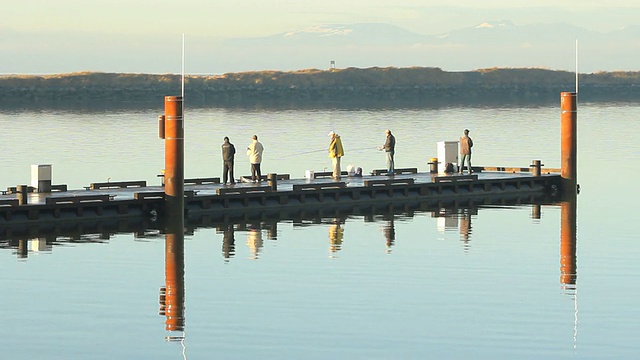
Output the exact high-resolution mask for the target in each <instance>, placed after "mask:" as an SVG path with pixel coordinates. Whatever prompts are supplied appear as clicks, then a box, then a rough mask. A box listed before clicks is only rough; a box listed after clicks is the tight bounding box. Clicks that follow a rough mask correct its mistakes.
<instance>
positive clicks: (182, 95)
mask: <svg viewBox="0 0 640 360" xmlns="http://www.w3.org/2000/svg"><path fill="white" fill-rule="evenodd" d="M181 95H182V103H183V104H184V33H182V94H181Z"/></svg>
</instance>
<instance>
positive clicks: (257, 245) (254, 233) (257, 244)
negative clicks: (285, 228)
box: [247, 224, 263, 260]
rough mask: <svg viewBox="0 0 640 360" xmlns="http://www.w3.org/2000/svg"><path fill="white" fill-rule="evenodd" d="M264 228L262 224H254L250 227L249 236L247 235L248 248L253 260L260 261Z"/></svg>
mask: <svg viewBox="0 0 640 360" xmlns="http://www.w3.org/2000/svg"><path fill="white" fill-rule="evenodd" d="M262 243H263V240H262V228H261V227H260V224H252V225H251V227H249V231H248V235H247V246H248V247H249V250H250V251H251V258H252V259H253V260H257V259H258V254H259V253H260V250H261V249H262Z"/></svg>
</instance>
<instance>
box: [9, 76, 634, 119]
mask: <svg viewBox="0 0 640 360" xmlns="http://www.w3.org/2000/svg"><path fill="white" fill-rule="evenodd" d="M575 81H576V80H575V73H573V72H568V71H558V70H546V69H536V68H521V69H517V68H492V69H481V70H474V71H463V72H447V71H443V70H441V69H440V68H425V67H411V68H395V67H386V68H380V67H374V68H366V69H360V68H346V69H330V70H318V69H309V70H299V71H289V72H283V71H252V72H241V73H228V74H223V75H211V76H206V75H187V76H185V90H184V91H185V104H188V106H189V107H223V108H245V107H260V108H324V107H374V108H376V107H384V108H393V107H439V106H450V105H469V106H483V105H505V106H511V105H537V104H541V105H542V104H550V103H557V102H558V101H559V96H560V93H561V92H563V91H574V90H575V85H576V84H575ZM181 84H182V80H181V76H180V75H176V74H128V73H123V74H121V73H100V72H79V73H69V74H58V75H41V76H39V75H4V76H0V109H46V108H56V109H60V108H72V109H75V108H100V107H108V108H119V107H122V108H151V107H154V108H155V107H162V106H163V102H164V96H166V95H179V94H180V93H181ZM579 98H580V101H581V102H634V103H635V102H640V71H637V72H622V71H620V72H598V73H592V74H579Z"/></svg>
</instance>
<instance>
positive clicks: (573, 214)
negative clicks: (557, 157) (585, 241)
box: [560, 194, 578, 349]
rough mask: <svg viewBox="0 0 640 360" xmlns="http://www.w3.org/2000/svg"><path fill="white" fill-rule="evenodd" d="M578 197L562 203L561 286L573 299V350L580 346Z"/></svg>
mask: <svg viewBox="0 0 640 360" xmlns="http://www.w3.org/2000/svg"><path fill="white" fill-rule="evenodd" d="M577 205H578V201H577V196H576V194H568V195H567V196H565V199H564V200H563V201H562V202H561V203H560V284H561V286H562V289H563V290H564V291H565V293H566V294H567V295H569V296H571V297H572V299H573V307H574V313H573V348H574V349H576V348H577V345H578V285H577V280H578V266H577V256H576V251H577V218H578V211H577Z"/></svg>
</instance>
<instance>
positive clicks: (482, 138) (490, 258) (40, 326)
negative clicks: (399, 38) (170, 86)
mask: <svg viewBox="0 0 640 360" xmlns="http://www.w3.org/2000/svg"><path fill="white" fill-rule="evenodd" d="M578 111H579V114H578V123H579V125H578V134H579V140H578V146H579V154H578V164H579V172H578V178H579V183H580V185H581V188H582V192H581V194H580V195H579V197H578V204H577V214H578V216H577V251H576V252H575V255H576V258H577V276H576V278H577V281H576V282H575V285H573V284H571V283H570V282H569V283H568V284H567V283H566V278H565V277H563V270H562V269H561V255H562V254H563V244H564V243H563V241H562V236H561V229H562V224H561V220H562V219H563V216H562V211H561V209H560V207H559V206H557V205H543V206H542V207H541V208H540V209H538V208H536V207H535V206H533V205H525V206H505V207H501V206H488V207H474V208H471V209H465V208H459V209H455V210H452V209H429V210H428V211H409V212H407V211H405V210H404V209H402V208H396V209H394V210H393V211H389V210H390V209H383V210H378V211H375V212H371V213H360V214H338V215H336V216H324V217H319V218H309V219H303V220H296V221H294V220H289V219H284V220H281V221H265V220H253V221H247V222H245V223H240V224H226V225H225V224H213V225H211V226H209V227H201V228H196V229H192V230H191V231H190V232H189V233H188V234H187V235H186V236H185V247H184V258H185V265H184V266H185V268H184V271H185V274H184V282H185V313H184V315H185V321H184V333H182V332H180V331H178V332H175V331H174V332H167V331H166V330H165V321H166V320H167V318H166V316H161V315H159V314H158V311H159V310H158V309H159V295H160V288H161V287H163V286H165V284H166V278H165V239H164V236H163V235H161V234H156V232H154V231H152V230H149V231H148V232H147V233H146V234H135V235H134V234H112V235H111V236H109V237H108V238H107V237H106V236H102V237H100V236H98V235H85V236H83V237H80V238H74V239H69V238H63V239H57V241H56V242H54V243H53V244H52V243H51V240H50V241H49V243H46V241H37V240H36V239H31V240H30V241H28V242H27V241H26V240H27V239H24V241H23V246H27V247H28V248H29V251H28V253H27V257H26V258H25V257H20V256H18V254H19V252H18V249H17V248H16V246H14V245H13V243H11V245H10V244H9V243H8V242H0V245H3V247H4V249H0V285H2V289H3V300H2V302H1V304H3V306H2V307H1V308H0V317H1V318H2V319H3V325H4V326H2V327H1V328H0V353H2V354H3V358H4V357H7V358H12V359H40V358H41V359H58V358H60V359H68V358H91V359H101V358H104V359H112V358H124V359H133V358H136V359H138V358H153V359H164V358H167V359H170V358H183V357H187V358H220V359H244V358H246V359H255V358H301V359H327V358H332V359H333V358H336V359H354V358H356V359H363V358H364V359H378V358H379V359H389V358H394V359H396V358H411V359H422V358H479V359H495V358H532V359H539V358H554V359H562V358H580V359H583V358H635V357H636V356H637V355H638V354H640V346H639V345H637V341H635V336H636V334H637V333H638V330H640V325H638V322H637V319H638V318H639V315H640V314H639V311H638V308H637V306H635V305H636V304H635V303H636V299H637V297H638V296H639V295H640V285H639V283H638V281H637V279H638V276H639V275H640V266H639V265H638V262H637V259H638V257H639V255H640V244H638V241H637V238H638V237H637V235H636V231H635V226H634V220H635V216H636V214H637V209H636V207H637V205H636V204H637V201H638V191H637V190H636V189H635V188H636V187H635V179H636V177H637V176H638V175H639V174H640V173H639V172H638V160H639V156H638V155H639V154H640V151H639V150H640V145H638V142H637V141H635V139H634V138H635V134H636V133H637V132H638V130H640V126H639V125H638V123H637V119H638V118H640V107H638V106H631V105H618V104H610V105H601V104H599V105H595V104H579V110H578ZM161 112H162V109H157V110H150V111H138V112H114V113H74V112H37V113H35V112H32V113H29V112H26V113H0V126H2V128H3V129H4V132H5V136H4V137H3V139H4V140H3V141H2V143H1V145H0V148H1V149H2V154H5V156H3V161H2V162H0V186H2V187H4V186H13V185H16V184H19V183H25V182H28V181H29V176H30V165H31V164H47V163H50V164H52V165H53V177H54V181H53V182H54V183H66V184H69V186H70V187H72V188H80V187H81V186H84V185H88V183H90V182H94V181H104V180H106V179H107V178H111V179H112V180H147V181H148V182H150V183H153V182H154V181H157V180H156V176H155V175H156V174H157V173H158V172H159V169H161V168H162V167H163V150H162V149H163V144H162V141H160V140H158V139H157V120H156V119H157V115H159V114H160V113H161ZM559 119H560V112H559V108H553V107H536V108H445V109H436V110H429V109H423V110H406V109H401V110H375V111H367V110H349V111H346V110H344V111H343V110H317V111H308V110H298V111H293V110H290V111H230V110H220V109H194V110H190V109H188V108H187V109H186V111H185V121H186V125H185V126H186V128H185V130H186V138H187V145H186V151H185V158H186V162H187V163H186V176H187V177H204V176H220V171H221V169H222V163H221V160H220V150H219V149H220V145H221V142H222V141H221V140H222V137H224V136H229V137H230V138H231V141H232V142H234V143H235V144H236V146H237V147H239V148H240V149H242V148H243V146H244V145H247V144H248V143H249V141H250V136H251V135H253V134H254V133H255V134H258V136H259V137H260V140H261V141H262V142H263V144H264V145H265V148H266V150H265V160H264V163H263V168H264V169H265V170H264V172H278V173H290V174H292V176H294V177H302V176H303V174H304V171H305V170H306V169H315V170H319V169H322V168H324V167H329V166H330V162H329V159H328V158H327V157H326V153H325V152H324V149H325V148H326V146H327V145H328V144H327V143H328V138H327V137H326V134H327V133H328V132H329V130H334V131H337V132H338V133H340V134H341V135H342V137H343V142H344V145H345V151H346V156H345V158H344V164H348V163H353V164H356V165H358V166H362V167H363V168H364V170H365V172H367V171H369V170H371V169H373V168H382V167H384V162H385V159H384V155H383V154H381V153H380V152H377V151H376V150H375V147H376V146H377V145H380V144H382V142H383V141H384V129H386V128H390V129H392V130H393V131H394V134H395V135H396V137H397V140H398V148H397V155H396V158H397V160H396V161H397V166H398V167H415V166H418V167H419V168H420V170H421V171H424V170H426V169H427V168H428V166H427V164H426V162H427V161H428V158H430V157H433V156H435V152H436V142H437V141H441V140H456V139H457V138H458V137H459V134H460V133H461V131H462V130H463V129H464V128H469V129H470V130H471V136H472V137H473V139H474V143H475V144H476V146H475V147H474V150H475V153H474V159H473V160H474V161H473V162H474V165H501V166H522V167H526V166H528V164H530V163H531V160H533V159H541V160H542V161H543V163H544V164H545V165H546V166H548V167H560V165H559V157H560V143H559V142H560V140H559ZM243 160H244V159H243V158H242V157H241V158H240V159H238V160H237V161H236V174H239V175H242V174H244V173H245V172H246V173H249V165H248V163H245V162H244V161H243ZM538 214H539V216H538ZM154 235H157V236H154ZM564 245H566V244H564ZM167 335H178V336H181V335H184V339H183V341H182V342H180V341H172V342H167V341H165V336H167Z"/></svg>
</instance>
